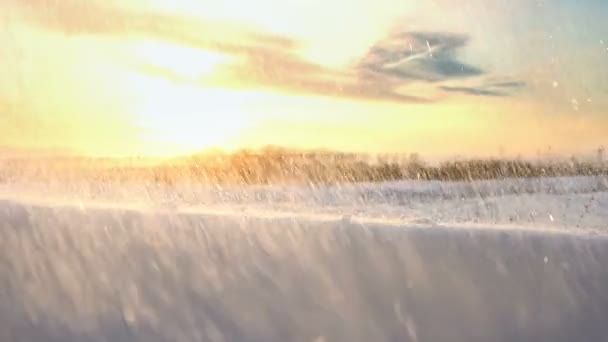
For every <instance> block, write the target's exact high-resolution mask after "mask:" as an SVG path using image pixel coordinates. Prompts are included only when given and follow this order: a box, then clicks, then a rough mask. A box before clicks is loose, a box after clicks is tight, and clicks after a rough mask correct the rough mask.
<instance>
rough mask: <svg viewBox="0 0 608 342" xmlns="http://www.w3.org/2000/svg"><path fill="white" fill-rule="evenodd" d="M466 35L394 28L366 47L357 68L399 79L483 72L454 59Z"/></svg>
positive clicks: (455, 76) (431, 78)
mask: <svg viewBox="0 0 608 342" xmlns="http://www.w3.org/2000/svg"><path fill="white" fill-rule="evenodd" d="M467 42H468V37H467V36H466V35H463V34H457V33H450V32H397V33H394V34H392V35H390V36H389V37H387V38H386V39H384V40H382V41H379V42H378V43H376V44H375V45H374V46H372V47H371V48H370V50H369V51H368V53H367V55H366V56H364V57H363V58H362V59H361V61H360V63H359V65H358V68H359V70H360V72H361V73H362V74H363V75H366V76H369V75H374V76H382V77H390V78H394V79H398V80H403V81H426V82H441V81H446V80H451V79H459V78H466V77H471V76H478V75H481V74H483V73H484V72H483V71H482V70H481V69H479V68H477V67H475V66H472V65H469V64H466V63H463V62H461V61H459V60H458V58H457V56H456V51H457V50H458V49H460V48H463V47H465V46H466V44H467Z"/></svg>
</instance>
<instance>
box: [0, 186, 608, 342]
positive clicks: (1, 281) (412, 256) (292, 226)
mask: <svg viewBox="0 0 608 342" xmlns="http://www.w3.org/2000/svg"><path fill="white" fill-rule="evenodd" d="M606 265H608V180H607V179H606V178H599V177H580V178H555V179H528V180H503V181H483V182H473V183H446V182H415V181H413V182H396V183H383V184H357V185H345V186H340V187H338V186H332V187H328V186H325V187H321V186H318V187H312V186H310V187H305V186H281V187H280V186H258V187H246V188H242V187H234V188H230V187H228V188H219V187H211V186H205V185H197V184H177V185H174V186H171V187H169V186H160V185H154V184H123V185H120V186H118V185H116V184H114V185H112V184H101V183H96V184H76V183H73V184H35V183H32V182H30V183H20V184H16V183H13V184H3V185H0V341H45V342H46V341H66V342H71V341H151V342H156V341H317V342H319V341H432V342H440V341H607V339H606V338H607V336H608V326H606V322H608V268H606Z"/></svg>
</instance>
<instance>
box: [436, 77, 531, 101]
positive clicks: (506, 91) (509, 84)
mask: <svg viewBox="0 0 608 342" xmlns="http://www.w3.org/2000/svg"><path fill="white" fill-rule="evenodd" d="M525 86H526V83H525V82H522V81H511V80H503V81H486V82H484V83H482V84H480V85H466V86H463V85H461V86H447V85H442V86H439V89H441V90H443V91H447V92H453V93H463V94H468V95H475V96H495V97H504V96H511V95H513V94H514V92H516V91H517V90H519V89H521V88H523V87H525Z"/></svg>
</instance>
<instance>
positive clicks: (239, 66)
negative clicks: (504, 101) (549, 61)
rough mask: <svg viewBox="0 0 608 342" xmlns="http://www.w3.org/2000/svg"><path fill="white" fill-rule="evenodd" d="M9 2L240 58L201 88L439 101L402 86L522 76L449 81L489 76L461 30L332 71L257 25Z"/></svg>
mask: <svg viewBox="0 0 608 342" xmlns="http://www.w3.org/2000/svg"><path fill="white" fill-rule="evenodd" d="M8 1H9V2H10V3H12V4H13V5H16V6H17V7H18V8H20V9H21V11H22V12H23V14H24V17H25V18H26V19H27V20H29V22H31V23H34V24H35V25H38V26H41V27H44V28H45V29H49V30H54V31H58V32H62V33H64V34H68V35H78V34H89V35H101V36H108V35H109V36H121V37H122V36H144V37H150V38H155V39H162V40H167V41H172V42H176V43H180V44H185V45H188V46H191V47H194V48H200V49H208V50H214V51H216V52H220V53H223V54H226V55H229V56H233V57H236V58H233V59H231V60H233V62H230V63H227V64H224V65H222V66H221V67H220V68H219V69H218V70H217V73H216V74H214V75H211V76H206V77H205V78H204V79H199V80H196V81H194V82H195V83H196V84H198V85H201V86H202V85H215V86H228V87H243V88H271V89H273V90H274V91H283V92H288V93H296V94H309V95H321V96H334V97H347V98H358V99H371V100H384V101H394V102H404V103H408V102H433V99H431V98H423V97H419V96H413V95H410V94H407V93H405V92H403V91H401V90H400V89H404V88H405V89H407V87H408V86H411V85H414V87H415V84H416V83H427V84H438V88H439V89H441V90H444V91H449V92H461V93H467V94H473V95H486V96H502V95H503V94H504V93H506V91H507V90H508V89H510V88H518V87H519V84H517V83H516V82H511V83H509V82H500V83H498V82H497V83H496V84H494V85H493V86H490V87H484V88H477V87H470V88H467V87H464V86H447V85H445V84H444V83H445V82H448V81H458V80H463V79H467V78H470V77H476V76H480V75H484V74H485V72H484V71H483V70H481V69H480V68H479V67H476V66H474V65H470V64H467V63H465V62H463V61H461V60H460V59H459V57H458V54H457V52H458V50H460V49H462V48H464V47H466V46H467V44H468V41H469V37H468V36H467V35H465V34H460V33H452V32H407V31H393V32H391V33H390V34H388V35H387V36H386V37H385V38H383V39H381V40H380V41H378V42H377V43H375V44H374V45H373V46H372V47H370V49H369V50H368V51H367V53H366V54H365V55H364V56H362V57H361V58H360V59H359V61H358V62H356V63H355V64H354V65H353V66H351V67H348V68H344V69H333V68H328V67H325V66H323V65H321V64H318V63H315V62H314V61H310V60H307V59H305V58H303V57H301V56H300V54H299V50H298V49H299V47H300V44H299V42H298V41H296V40H294V39H291V38H290V37H285V36H280V35H276V34H272V33H268V32H263V31H259V30H257V29H255V28H251V27H245V26H239V25H234V24H227V23H224V22H214V21H210V20H206V19H203V18H199V17H191V16H186V15H176V14H167V13H159V12H150V11H145V10H140V9H135V8H133V7H132V8H128V7H124V6H123V7H121V6H120V5H119V4H118V2H115V3H112V2H105V3H101V2H97V1H84V0H62V1H56V2H53V3H52V5H48V1H49V0H8ZM108 1H111V0H108ZM134 67H136V68H138V69H139V70H140V71H141V72H145V73H148V74H152V75H154V76H157V77H166V78H172V79H174V80H177V81H182V82H193V81H192V80H191V79H188V80H185V79H180V76H178V75H176V74H174V73H173V72H172V71H171V70H169V69H167V68H165V67H162V66H157V65H150V64H146V63H140V64H139V65H136V66H134ZM411 89H413V88H411Z"/></svg>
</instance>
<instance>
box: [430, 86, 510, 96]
mask: <svg viewBox="0 0 608 342" xmlns="http://www.w3.org/2000/svg"><path fill="white" fill-rule="evenodd" d="M439 89H441V90H444V91H449V92H455V93H463V94H468V95H476V96H507V93H505V92H501V91H497V90H491V89H483V88H474V87H450V86H439Z"/></svg>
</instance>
